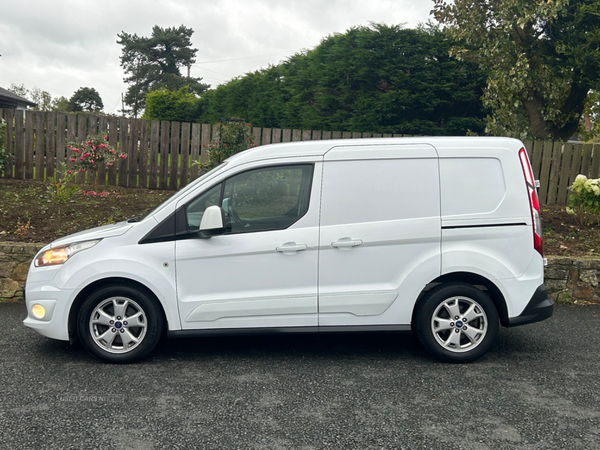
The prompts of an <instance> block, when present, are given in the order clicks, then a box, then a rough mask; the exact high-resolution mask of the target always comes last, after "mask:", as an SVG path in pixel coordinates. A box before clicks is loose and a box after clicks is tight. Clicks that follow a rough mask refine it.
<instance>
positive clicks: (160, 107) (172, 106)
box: [142, 86, 199, 122]
mask: <svg viewBox="0 0 600 450" xmlns="http://www.w3.org/2000/svg"><path fill="white" fill-rule="evenodd" d="M198 106H199V100H198V98H197V97H196V96H195V95H194V94H192V93H190V92H189V88H188V87H187V86H184V87H182V88H181V89H179V90H177V91H167V90H166V89H160V90H158V91H152V92H148V94H147V95H146V109H145V111H144V115H143V116H142V118H143V119H150V120H168V121H177V122H193V121H194V119H195V118H196V117H197V115H198V114H197V111H198Z"/></svg>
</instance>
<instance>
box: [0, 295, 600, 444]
mask: <svg viewBox="0 0 600 450" xmlns="http://www.w3.org/2000/svg"><path fill="white" fill-rule="evenodd" d="M24 310H25V306H24V304H23V303H17V304H0V320H1V325H0V383H1V384H0V386H1V391H0V448H2V449H29V448H31V449H42V448H61V449H68V448H72V449H93V448H98V449H100V448H101V449H124V448H128V449H163V448H165V449H166V448H169V449H171V448H185V449H188V448H215V449H226V448H259V449H263V448H264V449H270V448H285V449H287V448H306V449H310V448H325V449H327V448H331V449H338V448H345V449H352V448H356V449H359V448H360V449H362V448H406V449H422V448H429V449H449V448H452V449H513V448H514V449H559V448H568V449H600V306H564V305H557V306H556V309H555V313H554V317H552V318H551V319H549V320H547V321H545V322H542V323H538V324H532V325H527V326H523V327H518V328H512V329H508V330H507V329H501V333H500V338H499V341H498V344H497V346H496V347H495V348H494V349H493V350H492V351H491V352H490V353H489V354H488V355H486V356H485V357H484V358H482V359H481V360H479V361H477V362H475V363H472V364H468V365H451V364H444V363H439V362H437V361H435V360H433V359H431V358H430V357H429V356H427V355H426V354H425V352H424V350H422V349H421V347H420V346H419V345H418V344H417V343H416V342H415V341H414V340H413V339H412V338H411V336H410V335H406V334H404V335H402V334H351V335H336V336H332V335H327V336H317V335H311V336H306V335H295V336H288V335H286V336H275V337H274V336H264V337H235V338H216V337H215V338H199V339H178V340H170V341H166V342H165V343H162V344H160V346H159V348H157V349H156V350H155V351H154V353H152V354H151V356H150V358H148V359H147V360H146V361H144V362H142V363H139V364H134V365H126V366H117V365H110V364H104V363H101V362H98V361H95V360H93V359H92V358H91V357H90V356H88V354H87V353H86V352H85V351H84V350H82V349H81V348H80V347H70V346H69V345H68V344H67V343H63V342H59V341H52V340H49V339H46V338H44V337H41V336H39V335H37V333H35V332H34V331H33V330H29V329H27V328H25V327H24V326H23V325H22V323H21V321H22V320H23V318H24V317H25V312H24Z"/></svg>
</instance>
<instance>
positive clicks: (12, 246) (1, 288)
mask: <svg viewBox="0 0 600 450" xmlns="http://www.w3.org/2000/svg"><path fill="white" fill-rule="evenodd" d="M44 245H45V244H22V243H12V242H0V302H14V301H20V300H22V299H23V291H22V289H23V286H24V285H25V278H26V277H27V271H28V270H29V264H30V263H31V260H32V259H33V257H34V256H35V255H36V254H37V252H38V251H39V250H40V249H41V248H42V247H43V246H44Z"/></svg>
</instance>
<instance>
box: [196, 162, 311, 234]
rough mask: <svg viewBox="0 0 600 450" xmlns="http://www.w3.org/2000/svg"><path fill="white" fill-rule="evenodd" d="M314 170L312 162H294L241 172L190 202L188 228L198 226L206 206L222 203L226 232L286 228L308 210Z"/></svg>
mask: <svg viewBox="0 0 600 450" xmlns="http://www.w3.org/2000/svg"><path fill="white" fill-rule="evenodd" d="M312 173H313V166H312V165H291V166H276V167H266V168H260V169H255V170H249V171H247V172H242V173H240V174H237V175H235V176H233V177H231V178H229V179H227V180H226V181H225V183H224V187H223V188H222V184H219V185H217V186H215V187H213V188H211V189H210V190H209V191H207V192H205V193H204V194H202V195H200V196H199V197H197V198H196V199H195V200H193V201H192V202H191V203H189V205H188V207H187V208H186V215H187V217H186V220H187V226H188V230H190V231H193V230H197V229H198V228H199V225H200V221H201V220H202V214H203V213H204V211H205V210H206V208H208V207H209V206H211V205H219V204H220V206H221V208H222V209H223V214H224V216H225V224H226V225H225V228H226V234H235V233H249V232H253V231H267V230H281V229H285V228H287V227H289V226H290V225H292V224H293V223H294V222H296V221H297V220H298V219H300V218H301V217H302V216H303V215H304V214H306V212H307V211H308V204H309V197H310V186H311V182H312Z"/></svg>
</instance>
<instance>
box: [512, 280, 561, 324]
mask: <svg viewBox="0 0 600 450" xmlns="http://www.w3.org/2000/svg"><path fill="white" fill-rule="evenodd" d="M553 312H554V302H553V301H552V300H551V299H550V298H548V291H547V290H546V286H544V285H543V284H542V285H541V286H540V287H538V288H537V289H536V291H535V292H534V293H533V296H532V297H531V300H529V303H528V304H527V306H526V307H525V309H524V310H523V312H522V313H521V314H520V315H519V316H517V317H510V318H509V319H508V326H509V327H516V326H518V325H525V324H528V323H534V322H540V321H542V320H546V319H548V318H549V317H552V313H553Z"/></svg>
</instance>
